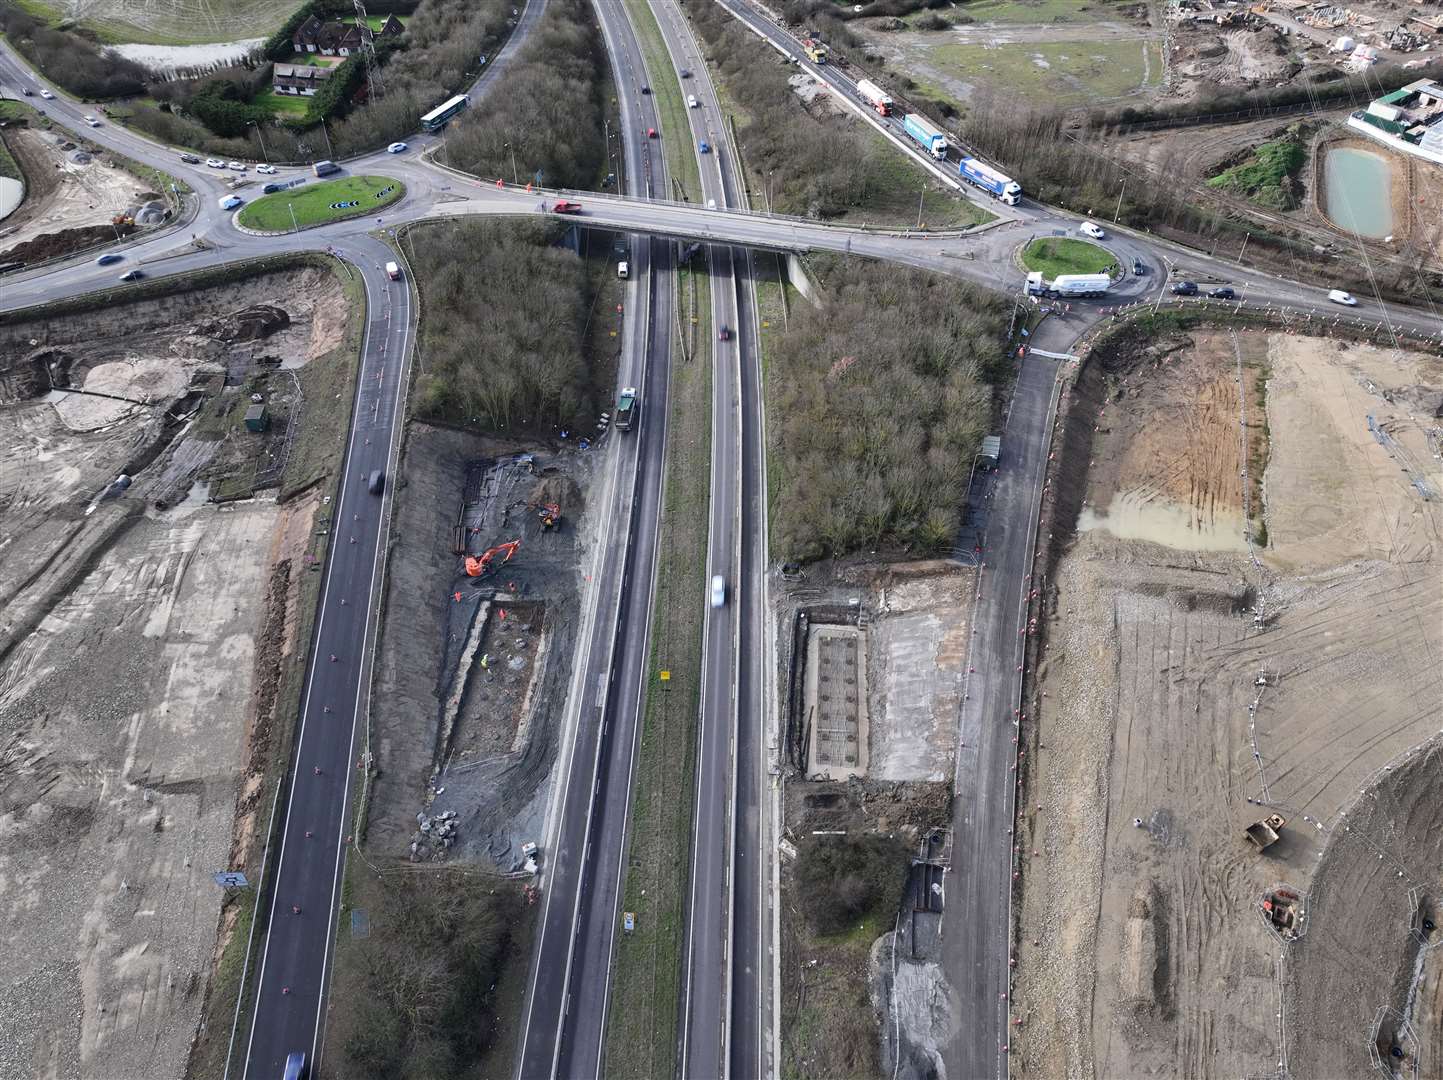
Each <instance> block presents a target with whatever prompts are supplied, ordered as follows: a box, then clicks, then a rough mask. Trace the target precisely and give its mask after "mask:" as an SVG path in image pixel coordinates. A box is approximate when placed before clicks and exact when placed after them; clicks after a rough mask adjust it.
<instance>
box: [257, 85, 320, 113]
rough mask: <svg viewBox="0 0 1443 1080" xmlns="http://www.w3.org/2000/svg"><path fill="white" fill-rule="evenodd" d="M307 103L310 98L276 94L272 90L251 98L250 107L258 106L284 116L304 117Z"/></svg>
mask: <svg viewBox="0 0 1443 1080" xmlns="http://www.w3.org/2000/svg"><path fill="white" fill-rule="evenodd" d="M309 102H310V98H305V97H297V96H295V95H294V94H277V93H276V92H275V91H274V90H267V91H265V92H264V93H260V94H257V95H256V96H255V97H253V98H251V104H252V105H259V106H260V107H261V108H263V109H269V110H270V111H271V112H273V113H280V114H283V115H286V116H305V115H306V109H307V108H308V103H309Z"/></svg>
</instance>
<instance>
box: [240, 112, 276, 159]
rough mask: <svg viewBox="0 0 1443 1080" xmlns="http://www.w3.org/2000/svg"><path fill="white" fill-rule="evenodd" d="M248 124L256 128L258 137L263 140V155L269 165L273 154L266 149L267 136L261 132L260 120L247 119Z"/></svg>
mask: <svg viewBox="0 0 1443 1080" xmlns="http://www.w3.org/2000/svg"><path fill="white" fill-rule="evenodd" d="M246 126H247V127H253V128H255V129H256V138H257V139H259V140H260V141H261V156H262V157H263V158H265V159H266V164H267V165H269V164H270V163H271V155H270V152H269V151H267V150H266V137H265V135H263V134H262V133H261V125H260V121H259V120H247V121H246Z"/></svg>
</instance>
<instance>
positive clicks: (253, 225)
mask: <svg viewBox="0 0 1443 1080" xmlns="http://www.w3.org/2000/svg"><path fill="white" fill-rule="evenodd" d="M405 194H406V185H405V184H403V183H401V181H399V180H392V179H390V178H389V177H385V176H347V177H345V178H344V179H341V180H327V181H324V182H323V183H320V184H307V185H306V186H304V187H298V188H293V189H291V190H290V191H277V192H276V193H275V194H274V195H262V196H261V197H260V198H259V199H257V200H256V201H255V202H253V203H248V204H247V205H245V206H243V207H241V209H240V223H241V224H242V225H244V226H245V227H246V228H248V229H260V230H261V231H262V232H288V231H290V229H291V228H293V227H300V228H305V227H306V226H307V225H325V224H328V223H329V222H332V221H343V220H345V219H346V218H353V217H358V216H360V215H362V214H374V213H375V212H376V211H377V210H380V209H381V208H382V207H384V206H390V205H391V203H393V202H395V201H396V200H397V199H399V198H401V196H403V195H405ZM350 203H354V204H355V205H344V204H350ZM338 205H339V208H337V207H338Z"/></svg>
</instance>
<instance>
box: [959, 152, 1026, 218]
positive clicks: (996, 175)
mask: <svg viewBox="0 0 1443 1080" xmlns="http://www.w3.org/2000/svg"><path fill="white" fill-rule="evenodd" d="M957 172H958V173H959V174H960V175H961V177H962V179H963V180H966V181H967V182H968V183H969V184H975V185H976V186H977V187H980V188H981V189H982V190H983V191H985V192H987V193H988V194H989V195H991V196H992V197H993V198H994V199H1001V200H1002V201H1003V202H1005V203H1006V204H1007V205H1008V206H1016V205H1017V204H1018V203H1019V202H1021V201H1022V185H1021V184H1019V183H1018V182H1017V181H1016V180H1014V179H1012V177H1010V176H1004V175H1003V174H1002V173H1000V172H998V171H997V170H996V169H994V168H993V167H992V166H991V165H988V164H986V163H985V162H981V161H978V160H977V159H976V158H974V157H964V158H963V159H962V161H961V163H960V164H959V165H958V166H957Z"/></svg>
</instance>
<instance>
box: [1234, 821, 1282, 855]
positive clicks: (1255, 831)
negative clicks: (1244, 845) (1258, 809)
mask: <svg viewBox="0 0 1443 1080" xmlns="http://www.w3.org/2000/svg"><path fill="white" fill-rule="evenodd" d="M1287 823H1288V819H1287V818H1285V817H1283V815H1282V814H1269V815H1268V816H1267V817H1265V818H1263V820H1262V821H1255V822H1253V823H1252V824H1251V825H1249V826H1248V827H1247V828H1246V829H1244V830H1243V834H1244V835H1245V836H1246V837H1247V838H1248V841H1249V843H1251V844H1252V845H1253V846H1254V847H1256V848H1257V849H1258V850H1259V851H1264V850H1266V849H1268V848H1270V847H1272V846H1273V845H1274V844H1276V843H1277V842H1278V835H1279V833H1280V832H1281V831H1282V828H1283V826H1284V825H1286V824H1287Z"/></svg>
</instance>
